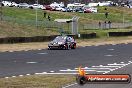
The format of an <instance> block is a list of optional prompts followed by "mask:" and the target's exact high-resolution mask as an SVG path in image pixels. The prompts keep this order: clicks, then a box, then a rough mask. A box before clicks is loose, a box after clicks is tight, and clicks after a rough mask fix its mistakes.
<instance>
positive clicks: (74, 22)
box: [72, 16, 79, 35]
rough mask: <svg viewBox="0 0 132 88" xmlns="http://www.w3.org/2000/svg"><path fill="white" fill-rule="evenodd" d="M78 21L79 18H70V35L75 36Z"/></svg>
mask: <svg viewBox="0 0 132 88" xmlns="http://www.w3.org/2000/svg"><path fill="white" fill-rule="evenodd" d="M78 20H79V17H77V16H74V17H73V18H72V34H74V35H77V34H78Z"/></svg>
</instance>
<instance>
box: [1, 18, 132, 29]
mask: <svg viewBox="0 0 132 88" xmlns="http://www.w3.org/2000/svg"><path fill="white" fill-rule="evenodd" d="M2 20H4V21H8V22H13V23H18V24H22V25H30V26H36V20H25V19H18V18H15V17H8V16H3V17H2ZM37 22H38V23H37V24H38V27H43V28H50V29H52V28H54V29H58V30H65V31H68V32H71V28H72V26H71V23H58V22H55V21H49V20H48V19H44V20H41V21H40V20H38V21H37ZM131 26H132V22H127V23H103V22H102V23H100V24H99V23H89V24H82V23H78V29H79V30H83V29H111V28H112V29H113V28H126V27H131Z"/></svg>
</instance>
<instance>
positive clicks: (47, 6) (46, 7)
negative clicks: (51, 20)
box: [44, 5, 52, 10]
mask: <svg viewBox="0 0 132 88" xmlns="http://www.w3.org/2000/svg"><path fill="white" fill-rule="evenodd" d="M44 7H45V9H46V10H51V9H52V7H51V6H50V5H44Z"/></svg>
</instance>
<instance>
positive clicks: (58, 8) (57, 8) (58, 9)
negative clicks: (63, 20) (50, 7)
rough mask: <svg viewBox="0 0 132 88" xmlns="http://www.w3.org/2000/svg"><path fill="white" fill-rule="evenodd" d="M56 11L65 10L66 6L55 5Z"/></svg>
mask: <svg viewBox="0 0 132 88" xmlns="http://www.w3.org/2000/svg"><path fill="white" fill-rule="evenodd" d="M55 10H56V11H65V7H55Z"/></svg>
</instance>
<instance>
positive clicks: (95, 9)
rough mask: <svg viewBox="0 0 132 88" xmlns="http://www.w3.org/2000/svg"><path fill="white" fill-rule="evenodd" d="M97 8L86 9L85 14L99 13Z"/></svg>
mask: <svg viewBox="0 0 132 88" xmlns="http://www.w3.org/2000/svg"><path fill="white" fill-rule="evenodd" d="M97 12H98V11H97V8H95V7H84V13H97Z"/></svg>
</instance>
